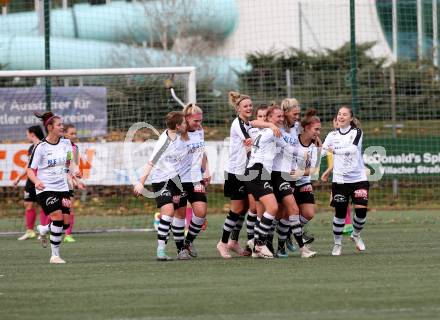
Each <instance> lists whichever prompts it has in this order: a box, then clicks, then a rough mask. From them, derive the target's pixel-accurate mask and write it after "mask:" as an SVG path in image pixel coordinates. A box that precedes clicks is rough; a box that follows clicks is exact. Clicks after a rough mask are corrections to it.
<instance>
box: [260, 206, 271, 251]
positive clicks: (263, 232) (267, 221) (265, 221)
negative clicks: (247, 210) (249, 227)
mask: <svg viewBox="0 0 440 320" xmlns="http://www.w3.org/2000/svg"><path fill="white" fill-rule="evenodd" d="M273 220H274V216H272V215H271V214H270V213H269V212H265V213H264V214H263V216H262V217H261V221H260V225H259V226H258V227H259V230H258V231H259V232H258V233H259V242H260V244H261V243H265V242H266V239H267V235H268V233H269V231H270V229H271V228H272V225H273Z"/></svg>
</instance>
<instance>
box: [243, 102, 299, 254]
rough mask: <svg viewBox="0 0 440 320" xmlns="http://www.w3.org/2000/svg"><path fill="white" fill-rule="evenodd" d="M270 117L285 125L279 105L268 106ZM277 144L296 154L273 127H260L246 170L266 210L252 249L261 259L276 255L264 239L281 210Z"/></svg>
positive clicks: (249, 186) (250, 189) (289, 153)
mask: <svg viewBox="0 0 440 320" xmlns="http://www.w3.org/2000/svg"><path fill="white" fill-rule="evenodd" d="M267 119H268V121H269V122H271V123H273V124H275V125H276V126H278V127H279V128H282V127H283V125H284V114H283V111H282V110H281V108H280V107H279V106H276V105H273V106H270V107H269V108H268V110H267ZM277 147H278V148H280V149H281V150H279V152H282V153H283V154H285V155H286V156H287V155H294V154H295V152H296V150H295V149H294V148H293V147H292V145H291V144H289V143H287V142H286V141H285V140H284V139H283V138H276V137H275V136H274V135H273V133H272V131H271V130H270V129H262V130H260V132H259V134H258V136H257V137H256V138H255V141H254V142H253V145H252V152H251V156H250V160H249V164H248V166H247V170H246V176H247V180H248V181H246V187H247V188H248V190H249V191H250V192H251V193H252V195H253V196H254V198H255V200H256V201H260V202H261V204H262V205H263V207H264V210H265V212H264V213H263V216H262V217H261V221H260V223H259V226H258V234H259V237H258V240H256V241H255V246H254V248H253V250H254V254H253V256H256V257H261V258H273V254H272V252H271V251H270V250H269V249H268V248H267V246H266V243H265V241H266V237H267V233H268V231H269V230H270V228H271V227H272V224H273V220H274V218H275V215H276V213H277V211H278V204H277V199H276V197H275V195H274V191H273V186H272V180H271V173H272V168H273V165H274V158H275V155H276V154H277V150H276V148H277ZM290 163H291V161H290ZM290 163H289V165H290ZM248 244H249V242H248ZM250 245H252V244H250Z"/></svg>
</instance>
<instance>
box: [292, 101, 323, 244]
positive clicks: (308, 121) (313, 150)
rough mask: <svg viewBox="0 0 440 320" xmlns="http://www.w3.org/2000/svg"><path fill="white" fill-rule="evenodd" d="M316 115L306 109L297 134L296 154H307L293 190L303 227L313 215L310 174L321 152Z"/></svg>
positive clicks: (319, 127)
mask: <svg viewBox="0 0 440 320" xmlns="http://www.w3.org/2000/svg"><path fill="white" fill-rule="evenodd" d="M316 115H317V111H316V110H315V109H309V110H307V111H306V113H305V116H304V117H303V118H302V120H301V127H302V133H301V134H300V135H298V140H299V143H300V147H299V151H298V154H300V155H303V154H304V155H307V157H306V158H305V159H304V161H301V162H302V164H301V165H300V170H301V172H300V176H301V178H300V179H299V180H297V181H296V183H295V191H294V196H295V200H296V203H297V204H298V207H299V212H300V220H301V225H302V226H303V227H304V226H305V225H307V224H308V223H309V222H310V220H312V219H313V217H314V216H315V198H314V195H313V187H312V183H311V176H312V175H314V174H315V173H316V172H317V171H318V170H319V165H318V159H320V152H321V150H320V148H319V147H318V146H317V142H316V141H317V140H318V139H319V135H320V132H321V120H320V119H319V118H318V117H317V116H316ZM303 238H304V237H303Z"/></svg>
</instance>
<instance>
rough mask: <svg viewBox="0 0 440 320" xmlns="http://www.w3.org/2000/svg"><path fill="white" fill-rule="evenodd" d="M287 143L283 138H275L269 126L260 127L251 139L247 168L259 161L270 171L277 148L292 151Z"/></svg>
mask: <svg viewBox="0 0 440 320" xmlns="http://www.w3.org/2000/svg"><path fill="white" fill-rule="evenodd" d="M289 146H290V145H289V144H288V143H287V142H286V141H284V139H283V138H281V137H280V138H277V137H275V136H274V135H273V132H272V130H271V129H269V128H265V129H261V130H260V131H259V133H258V135H257V136H256V137H255V139H254V140H253V145H252V149H251V150H252V151H251V155H250V158H249V164H248V166H247V167H248V168H251V167H252V166H253V165H254V164H256V163H261V164H262V165H263V167H264V169H266V170H267V171H268V172H272V168H273V160H274V158H275V155H276V154H277V151H278V148H287V149H288V150H286V152H292V153H293V149H291V148H289Z"/></svg>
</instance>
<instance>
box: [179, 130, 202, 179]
mask: <svg viewBox="0 0 440 320" xmlns="http://www.w3.org/2000/svg"><path fill="white" fill-rule="evenodd" d="M188 137H189V139H188V140H187V141H183V142H184V143H185V146H186V151H185V156H184V157H183V159H182V161H181V165H180V169H179V175H180V179H181V180H182V182H200V181H201V180H202V179H203V177H202V160H203V155H204V153H205V133H204V131H203V129H200V130H196V131H189V132H188Z"/></svg>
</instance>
